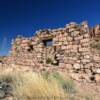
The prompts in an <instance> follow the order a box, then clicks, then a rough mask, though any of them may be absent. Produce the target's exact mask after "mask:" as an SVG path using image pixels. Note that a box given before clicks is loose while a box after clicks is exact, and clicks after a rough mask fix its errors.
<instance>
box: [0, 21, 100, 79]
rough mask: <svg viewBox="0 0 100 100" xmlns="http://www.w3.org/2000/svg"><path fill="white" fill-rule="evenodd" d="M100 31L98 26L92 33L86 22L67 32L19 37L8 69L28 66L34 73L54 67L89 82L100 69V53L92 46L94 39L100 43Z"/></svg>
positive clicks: (53, 31)
mask: <svg viewBox="0 0 100 100" xmlns="http://www.w3.org/2000/svg"><path fill="white" fill-rule="evenodd" d="M99 29H100V28H99V26H97V27H95V28H94V29H93V30H92V31H91V32H89V28H88V24H87V22H83V23H81V24H77V23H74V22H71V23H69V24H67V25H66V26H65V27H64V28H58V29H53V30H51V29H44V30H39V31H37V32H36V34H35V35H34V36H33V37H32V38H25V37H20V36H19V37H17V38H16V39H15V40H13V41H12V48H11V52H10V54H9V56H8V57H6V58H5V60H4V62H5V65H6V64H7V65H12V64H18V65H21V66H29V67H30V69H31V70H33V69H36V70H39V68H40V69H42V68H44V67H46V68H47V67H50V66H52V67H53V68H55V67H56V68H57V69H56V70H60V69H59V68H62V70H63V71H64V70H68V71H69V73H71V72H72V73H71V74H74V72H77V73H78V74H77V75H76V74H74V75H75V76H74V77H75V78H76V79H78V80H83V79H84V80H89V77H90V76H89V75H91V76H92V75H93V72H94V71H96V70H97V71H96V73H99V70H98V68H100V52H95V51H94V48H91V45H90V44H91V41H92V39H93V37H95V38H96V40H99V39H97V38H98V36H100V30H99ZM55 62H56V63H55ZM2 65H4V64H1V65H0V67H1V66H2ZM11 67H14V66H11ZM53 68H52V70H53ZM15 69H16V68H15ZM20 69H21V68H20ZM24 69H25V70H28V69H27V68H24ZM54 70H55V69H54ZM82 73H85V74H82ZM81 74H82V75H81Z"/></svg>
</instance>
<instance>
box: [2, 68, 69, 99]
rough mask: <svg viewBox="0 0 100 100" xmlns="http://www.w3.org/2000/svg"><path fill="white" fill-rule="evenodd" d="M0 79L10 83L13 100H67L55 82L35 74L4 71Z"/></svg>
mask: <svg viewBox="0 0 100 100" xmlns="http://www.w3.org/2000/svg"><path fill="white" fill-rule="evenodd" d="M0 79H1V80H4V81H7V82H10V83H11V86H12V94H13V96H14V99H15V100H67V98H66V97H67V96H66V94H65V92H64V90H63V89H62V88H61V87H60V86H59V85H58V84H57V82H56V81H55V80H51V81H48V80H46V79H44V78H43V77H42V76H41V75H40V74H37V73H33V72H28V73H27V72H23V73H22V72H18V71H11V70H6V71H3V72H2V73H0Z"/></svg>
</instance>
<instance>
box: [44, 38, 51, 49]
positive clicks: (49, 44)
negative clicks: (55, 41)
mask: <svg viewBox="0 0 100 100" xmlns="http://www.w3.org/2000/svg"><path fill="white" fill-rule="evenodd" d="M43 43H44V45H45V46H46V47H48V46H52V39H48V40H43Z"/></svg>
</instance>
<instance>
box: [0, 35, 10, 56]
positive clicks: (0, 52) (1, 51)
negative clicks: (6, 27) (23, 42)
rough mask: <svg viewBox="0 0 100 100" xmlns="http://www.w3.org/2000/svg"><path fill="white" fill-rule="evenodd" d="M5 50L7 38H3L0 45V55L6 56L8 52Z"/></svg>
mask: <svg viewBox="0 0 100 100" xmlns="http://www.w3.org/2000/svg"><path fill="white" fill-rule="evenodd" d="M7 48H8V42H7V38H6V37H4V38H3V40H2V41H1V44H0V55H6V54H7V51H8V50H7Z"/></svg>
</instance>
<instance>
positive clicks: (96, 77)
mask: <svg viewBox="0 0 100 100" xmlns="http://www.w3.org/2000/svg"><path fill="white" fill-rule="evenodd" d="M95 81H96V82H97V83H98V82H99V83H100V74H96V75H95Z"/></svg>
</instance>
